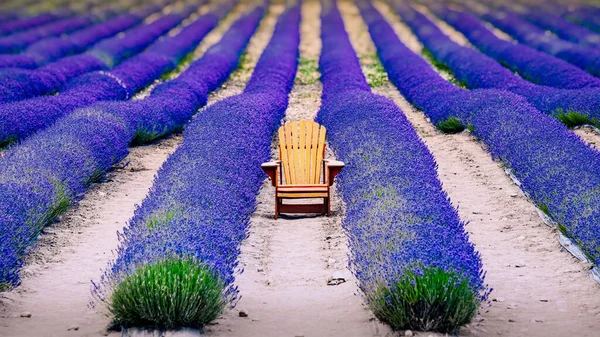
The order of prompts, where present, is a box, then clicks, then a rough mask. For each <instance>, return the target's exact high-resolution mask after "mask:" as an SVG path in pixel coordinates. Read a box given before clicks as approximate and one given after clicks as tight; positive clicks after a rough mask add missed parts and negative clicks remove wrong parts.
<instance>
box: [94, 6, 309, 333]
mask: <svg viewBox="0 0 600 337" xmlns="http://www.w3.org/2000/svg"><path fill="white" fill-rule="evenodd" d="M260 11H261V13H262V12H263V11H264V9H263V8H261V9H260ZM256 19H258V17H257V18H255V20H254V21H255V22H254V24H255V23H256V22H257V20H256ZM299 22H300V7H299V6H293V7H291V8H288V9H287V10H286V11H285V12H284V13H283V14H281V16H280V18H279V20H278V22H277V24H276V26H275V30H274V33H273V37H272V39H271V41H270V42H269V44H268V46H267V47H266V49H265V51H264V52H263V54H262V56H261V58H260V59H259V61H258V64H257V66H256V68H255V70H254V73H253V75H252V77H251V79H250V81H249V83H248V84H247V86H246V89H245V90H244V92H243V93H242V94H240V95H236V96H232V97H229V98H226V99H223V100H221V101H219V102H217V103H215V104H214V105H211V106H210V107H208V108H207V109H206V110H204V111H203V112H202V113H201V114H200V115H199V116H198V117H196V119H194V121H193V122H191V123H190V125H189V126H188V127H187V128H186V131H185V133H184V141H183V144H182V145H181V146H180V147H179V148H178V149H177V151H176V152H175V153H173V154H172V155H171V156H170V157H169V158H168V160H167V161H166V162H165V164H164V165H163V167H162V168H161V169H160V171H159V173H158V175H157V177H156V179H155V181H154V184H153V187H152V189H151V191H150V194H149V195H148V196H147V198H146V199H145V200H144V202H143V203H142V205H141V206H139V207H138V208H137V209H136V211H135V216H134V217H133V218H132V219H131V221H130V223H129V225H128V226H127V227H126V228H125V231H124V233H123V234H122V236H121V237H120V239H121V244H120V247H119V250H118V257H117V259H116V260H115V261H114V262H113V263H111V264H110V266H109V268H108V269H107V271H106V273H105V274H104V275H103V277H102V280H101V281H100V284H99V285H96V286H95V288H94V292H95V294H96V295H97V296H98V297H99V298H100V299H101V300H102V301H105V302H107V305H108V308H109V310H110V311H111V313H112V315H113V320H114V323H116V324H119V325H122V326H150V327H161V328H174V327H180V326H191V327H200V326H202V325H204V324H206V323H209V322H210V321H212V320H214V319H215V318H216V317H217V316H218V315H219V314H220V312H221V311H222V310H223V308H224V307H225V305H227V304H232V303H235V301H236V299H237V296H238V294H237V293H238V291H237V288H236V287H235V286H234V285H233V280H234V272H235V270H236V267H237V257H238V255H239V251H240V248H239V246H240V244H241V241H242V240H243V239H244V238H245V237H246V235H247V234H246V233H247V232H246V229H247V227H248V224H249V219H250V215H251V214H252V213H253V211H254V209H255V203H256V195H257V193H258V190H259V188H260V186H261V185H262V182H263V180H264V174H263V173H262V170H261V169H260V164H261V163H262V162H265V161H268V160H269V159H270V157H271V139H272V137H271V136H272V135H273V133H274V131H275V130H276V128H277V126H278V125H279V124H280V120H281V118H282V117H283V114H284V112H285V110H286V108H287V104H288V94H289V92H290V91H291V88H292V85H293V81H294V77H295V74H296V68H297V62H298V61H297V59H298V53H299V40H300V35H299ZM253 28H254V25H249V26H248V27H247V28H246V29H247V31H246V34H247V35H249V34H250V33H251V31H252V30H253ZM214 52H215V53H221V52H222V50H220V49H216V50H214ZM238 55H239V53H238ZM190 80H192V79H191V78H190ZM193 80H194V81H202V77H195V78H193ZM189 85H193V86H195V87H198V86H199V85H198V84H197V83H194V82H190V83H189ZM199 87H202V85H200V86H199ZM170 89H172V90H174V89H175V88H170ZM178 96H179V99H182V102H184V103H185V102H186V99H187V97H186V96H185V95H184V96H181V95H178ZM166 298H168V299H169V301H164V300H163V299H166ZM149 299H157V300H156V301H151V300H149Z"/></svg>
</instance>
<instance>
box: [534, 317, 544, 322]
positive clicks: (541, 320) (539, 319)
mask: <svg viewBox="0 0 600 337" xmlns="http://www.w3.org/2000/svg"><path fill="white" fill-rule="evenodd" d="M531 323H544V320H543V319H541V318H534V319H532V320H531Z"/></svg>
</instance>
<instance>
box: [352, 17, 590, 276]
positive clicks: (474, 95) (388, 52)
mask: <svg viewBox="0 0 600 337" xmlns="http://www.w3.org/2000/svg"><path fill="white" fill-rule="evenodd" d="M367 9H369V10H368V11H367ZM362 12H363V18H364V19H365V21H366V22H367V24H368V26H369V32H370V33H371V37H372V38H373V41H374V42H375V45H376V46H377V51H378V54H379V57H380V59H381V62H382V64H383V66H384V67H385V69H386V71H387V72H388V76H389V78H390V79H391V80H392V81H393V82H394V84H395V85H396V86H397V87H398V89H399V90H400V92H401V93H402V94H403V95H404V96H405V97H406V98H407V99H408V100H409V101H411V103H413V104H414V105H416V106H418V107H419V108H420V109H421V110H423V112H424V113H425V114H426V115H427V116H428V117H430V118H431V119H432V121H434V120H443V119H444V118H455V119H456V120H458V121H459V122H460V123H461V124H462V125H463V126H469V129H470V130H471V131H472V132H473V134H474V135H475V136H476V137H478V138H479V139H480V140H481V141H482V142H483V143H484V144H485V145H486V146H487V148H488V149H489V151H490V153H491V155H492V157H493V158H496V159H498V160H500V161H502V162H503V163H504V164H505V165H506V166H507V168H508V169H510V170H511V171H512V172H513V173H514V175H515V176H516V177H517V179H518V180H519V181H520V182H521V185H520V188H521V189H522V190H523V191H524V192H526V193H527V194H529V195H530V196H531V198H532V199H533V201H534V202H535V203H536V205H537V206H538V207H539V208H540V209H542V210H544V211H545V212H547V214H548V215H549V216H550V217H551V218H552V219H554V220H555V221H556V222H557V223H558V224H559V230H561V231H562V232H563V233H564V234H565V235H566V236H568V237H570V238H571V239H573V241H575V242H576V243H577V244H578V245H579V246H580V247H581V248H582V250H583V251H584V252H585V253H586V254H587V256H588V257H589V258H590V260H591V261H592V262H593V263H594V264H595V265H598V264H599V263H600V250H599V248H598V247H599V246H600V242H599V241H598V238H600V227H599V224H600V209H599V208H598V207H597V205H598V203H599V202H600V192H599V191H598V189H597V186H598V185H599V184H600V153H599V152H598V151H595V150H593V149H592V148H590V147H589V146H588V145H587V144H585V143H584V142H583V141H581V139H580V138H579V137H578V136H577V135H575V134H574V133H573V132H570V131H569V130H568V129H567V128H566V127H565V126H564V125H562V124H561V123H559V122H558V121H556V120H554V119H552V118H550V117H549V116H546V115H544V114H542V113H541V112H539V111H538V110H536V109H535V108H534V107H533V106H531V105H530V104H529V103H528V102H527V101H526V100H525V98H523V97H521V96H518V95H516V94H513V93H510V92H508V91H505V90H493V89H480V90H473V91H467V90H463V89H459V88H456V89H454V90H452V89H450V88H446V89H445V90H444V91H443V93H444V94H443V95H441V94H440V95H431V94H430V93H429V91H430V90H431V89H432V88H434V89H435V88H440V87H442V86H443V84H442V82H444V80H443V79H442V78H441V77H440V76H439V75H437V73H435V71H434V70H433V69H431V67H429V65H428V64H427V63H426V62H425V61H424V60H422V59H421V58H420V57H419V56H417V55H415V54H414V53H412V52H411V51H410V50H409V49H408V48H406V47H405V46H403V45H402V43H401V42H400V40H399V39H398V37H397V36H396V35H395V33H394V31H393V29H392V27H391V26H390V25H389V24H388V23H387V21H385V19H383V18H382V17H381V15H380V14H379V13H377V12H376V11H375V10H374V9H373V8H372V7H368V8H367V7H366V6H364V7H363V9H362ZM415 78H421V79H423V80H415ZM446 83H449V82H446ZM438 92H439V91H438Z"/></svg>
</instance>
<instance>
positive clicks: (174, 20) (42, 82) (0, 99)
mask: <svg viewBox="0 0 600 337" xmlns="http://www.w3.org/2000/svg"><path fill="white" fill-rule="evenodd" d="M196 9H197V7H194V6H186V7H185V8H184V9H183V10H182V11H181V12H179V13H172V14H167V15H163V16H162V17H161V18H159V19H157V20H156V21H154V22H152V23H150V24H147V25H143V26H140V27H135V28H133V29H131V30H129V31H128V32H127V33H126V34H125V35H124V36H122V37H119V36H116V37H113V38H111V39H107V40H103V41H102V42H101V43H98V44H96V45H95V46H94V48H92V49H91V50H90V51H89V52H87V53H85V54H80V55H74V56H70V57H65V58H62V59H60V60H58V61H56V62H52V63H49V64H47V65H45V66H43V67H40V68H38V69H35V70H28V69H1V70H0V104H1V103H8V102H14V101H19V100H23V99H26V98H29V97H35V96H40V95H45V94H50V93H53V92H55V91H57V90H59V89H61V87H63V86H64V85H65V84H66V83H67V82H68V81H69V80H71V79H73V78H74V77H77V76H79V75H82V74H85V73H88V72H91V71H96V70H103V69H108V68H110V67H112V66H114V65H116V64H118V63H119V62H121V61H123V60H124V59H126V58H128V57H130V56H133V55H135V54H137V53H138V52H140V51H142V50H143V49H145V48H146V47H148V46H149V45H150V44H151V43H152V42H154V41H155V40H156V39H158V38H159V37H160V36H161V35H163V34H165V33H167V32H168V31H169V30H170V29H172V28H174V27H175V26H177V25H178V24H180V23H181V21H183V20H184V19H185V18H186V17H188V16H189V15H190V14H191V13H192V12H194V11H195V10H196Z"/></svg>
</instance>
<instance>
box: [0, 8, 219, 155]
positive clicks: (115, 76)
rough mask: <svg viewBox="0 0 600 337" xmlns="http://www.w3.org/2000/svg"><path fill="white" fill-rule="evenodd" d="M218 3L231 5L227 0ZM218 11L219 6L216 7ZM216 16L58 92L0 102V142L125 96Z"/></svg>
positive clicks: (171, 64) (177, 55)
mask: <svg viewBox="0 0 600 337" xmlns="http://www.w3.org/2000/svg"><path fill="white" fill-rule="evenodd" d="M221 6H226V7H231V2H225V3H224V4H222V5H221ZM219 12H220V10H219ZM219 20H220V16H218V15H215V14H214V13H211V12H209V13H207V14H205V15H203V16H200V17H199V18H198V19H196V20H195V21H194V22H193V23H191V24H189V25H188V26H186V27H184V28H183V29H182V30H181V31H180V32H179V33H178V34H177V35H175V36H173V37H169V38H165V39H163V40H160V41H158V42H156V43H155V44H154V45H152V46H150V47H149V48H148V50H147V51H145V52H143V53H141V54H139V55H137V56H135V57H132V58H131V59H129V60H127V61H125V62H124V63H122V64H120V65H118V66H116V67H115V68H113V69H112V70H110V71H100V72H92V73H88V74H84V75H81V76H79V77H77V78H75V79H73V80H71V81H69V82H68V83H67V84H66V85H65V86H64V87H63V89H62V90H61V93H60V95H56V96H43V97H36V98H32V99H29V100H24V101H20V102H13V103H9V104H5V105H2V106H0V116H2V118H1V121H0V142H6V143H8V142H13V141H15V140H20V139H23V138H24V137H27V136H28V135H30V134H32V133H33V132H35V131H37V130H39V129H42V128H45V127H47V126H49V125H51V124H52V123H53V122H54V121H56V120H57V119H58V118H60V117H61V116H64V115H66V114H69V113H70V112H72V111H73V110H75V109H76V108H80V107H84V106H87V105H89V104H92V103H94V102H97V101H102V100H126V99H129V98H131V97H132V96H133V95H134V94H135V93H136V92H137V91H139V90H140V89H143V88H144V87H146V86H147V85H148V84H150V83H152V81H154V80H155V79H157V78H159V77H160V76H161V75H162V74H164V73H165V72H167V71H170V70H173V69H174V68H175V67H176V65H177V64H178V62H179V61H180V60H181V59H182V58H183V57H184V56H185V55H186V54H188V53H189V52H191V51H192V50H193V48H195V46H196V45H197V44H198V43H199V42H200V41H201V40H202V39H203V38H204V36H206V34H208V33H209V32H210V31H211V30H212V29H213V28H214V27H215V26H216V25H217V23H218V22H219Z"/></svg>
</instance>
